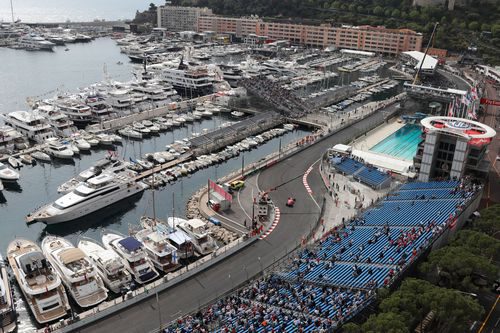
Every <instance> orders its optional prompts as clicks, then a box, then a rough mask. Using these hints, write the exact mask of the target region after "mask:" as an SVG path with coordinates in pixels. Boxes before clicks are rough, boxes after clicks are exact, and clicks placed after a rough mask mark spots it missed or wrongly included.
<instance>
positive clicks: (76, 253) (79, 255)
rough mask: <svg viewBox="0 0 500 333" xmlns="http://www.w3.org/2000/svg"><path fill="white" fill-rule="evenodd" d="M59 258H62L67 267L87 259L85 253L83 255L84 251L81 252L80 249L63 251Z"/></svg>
mask: <svg viewBox="0 0 500 333" xmlns="http://www.w3.org/2000/svg"><path fill="white" fill-rule="evenodd" d="M59 257H60V258H61V260H62V262H63V264H65V265H66V264H69V263H72V262H74V261H78V260H80V259H83V258H85V253H83V251H82V250H80V249H79V248H71V249H67V250H64V251H61V253H60V254H59Z"/></svg>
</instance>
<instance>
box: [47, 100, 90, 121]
mask: <svg viewBox="0 0 500 333" xmlns="http://www.w3.org/2000/svg"><path fill="white" fill-rule="evenodd" d="M54 103H55V106H57V107H58V108H59V109H60V110H61V112H62V113H64V114H66V115H67V116H68V117H69V119H70V120H71V121H73V123H74V124H75V125H76V126H77V127H79V128H84V127H85V126H87V125H88V124H89V123H91V122H93V121H94V120H95V119H94V116H93V114H92V110H91V108H90V106H88V105H85V104H83V103H81V102H80V101H78V100H77V99H74V98H60V99H58V100H56V101H55V102H54Z"/></svg>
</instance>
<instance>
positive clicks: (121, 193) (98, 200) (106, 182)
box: [26, 173, 147, 224]
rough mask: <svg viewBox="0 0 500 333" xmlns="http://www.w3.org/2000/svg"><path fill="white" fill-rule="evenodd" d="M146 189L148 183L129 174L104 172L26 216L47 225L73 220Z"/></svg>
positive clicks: (29, 219)
mask: <svg viewBox="0 0 500 333" xmlns="http://www.w3.org/2000/svg"><path fill="white" fill-rule="evenodd" d="M146 188H147V185H146V184H144V183H142V182H136V181H135V180H131V179H130V178H129V177H128V176H126V175H112V174H109V173H102V174H100V175H98V176H96V177H92V178H90V179H88V180H87V181H86V182H84V183H81V184H80V185H78V186H77V187H76V188H75V189H74V190H73V191H71V192H70V193H67V194H65V195H64V196H62V197H61V198H59V199H57V200H56V201H55V202H53V203H51V204H48V205H46V206H44V207H42V208H40V209H38V210H37V211H35V212H34V213H32V214H30V215H28V216H27V218H26V219H27V221H28V222H32V221H40V222H44V223H47V224H56V223H61V222H67V221H71V220H74V219H77V218H80V217H83V216H86V215H88V214H90V213H93V212H95V211H97V210H99V209H101V208H104V207H107V206H109V205H112V204H114V203H116V202H118V201H120V200H123V199H125V198H128V197H131V196H133V195H134V194H137V193H140V192H142V191H144V190H145V189H146Z"/></svg>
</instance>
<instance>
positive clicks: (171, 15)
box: [156, 5, 213, 31]
mask: <svg viewBox="0 0 500 333" xmlns="http://www.w3.org/2000/svg"><path fill="white" fill-rule="evenodd" d="M156 13H157V15H158V28H165V29H167V30H168V31H196V30H197V28H198V18H199V17H200V16H202V15H203V16H205V17H210V16H211V15H213V13H212V10H211V9H209V8H206V7H205V8H198V7H182V6H171V5H165V6H159V7H158V9H157V12H156Z"/></svg>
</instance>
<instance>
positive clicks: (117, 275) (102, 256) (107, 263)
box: [78, 238, 132, 294]
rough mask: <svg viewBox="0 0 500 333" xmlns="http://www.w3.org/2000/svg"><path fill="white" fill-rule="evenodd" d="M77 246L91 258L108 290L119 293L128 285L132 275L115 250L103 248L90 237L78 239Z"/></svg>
mask: <svg viewBox="0 0 500 333" xmlns="http://www.w3.org/2000/svg"><path fill="white" fill-rule="evenodd" d="M78 248H80V249H81V250H82V251H83V252H85V254H86V255H87V256H88V257H89V258H90V260H92V262H93V263H94V265H95V266H96V267H97V272H98V273H99V275H100V276H101V278H102V280H103V281H104V284H105V285H106V287H107V288H108V289H109V290H111V291H112V292H114V293H115V294H119V293H121V292H122V291H123V290H124V289H127V288H128V287H129V285H130V282H132V277H131V275H130V273H129V272H128V271H127V270H126V269H125V266H124V265H123V262H122V260H121V258H120V256H118V254H117V253H116V252H115V251H113V250H109V249H105V248H104V247H103V246H101V244H99V243H98V242H97V241H95V240H93V239H90V238H82V239H80V241H79V242H78Z"/></svg>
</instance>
